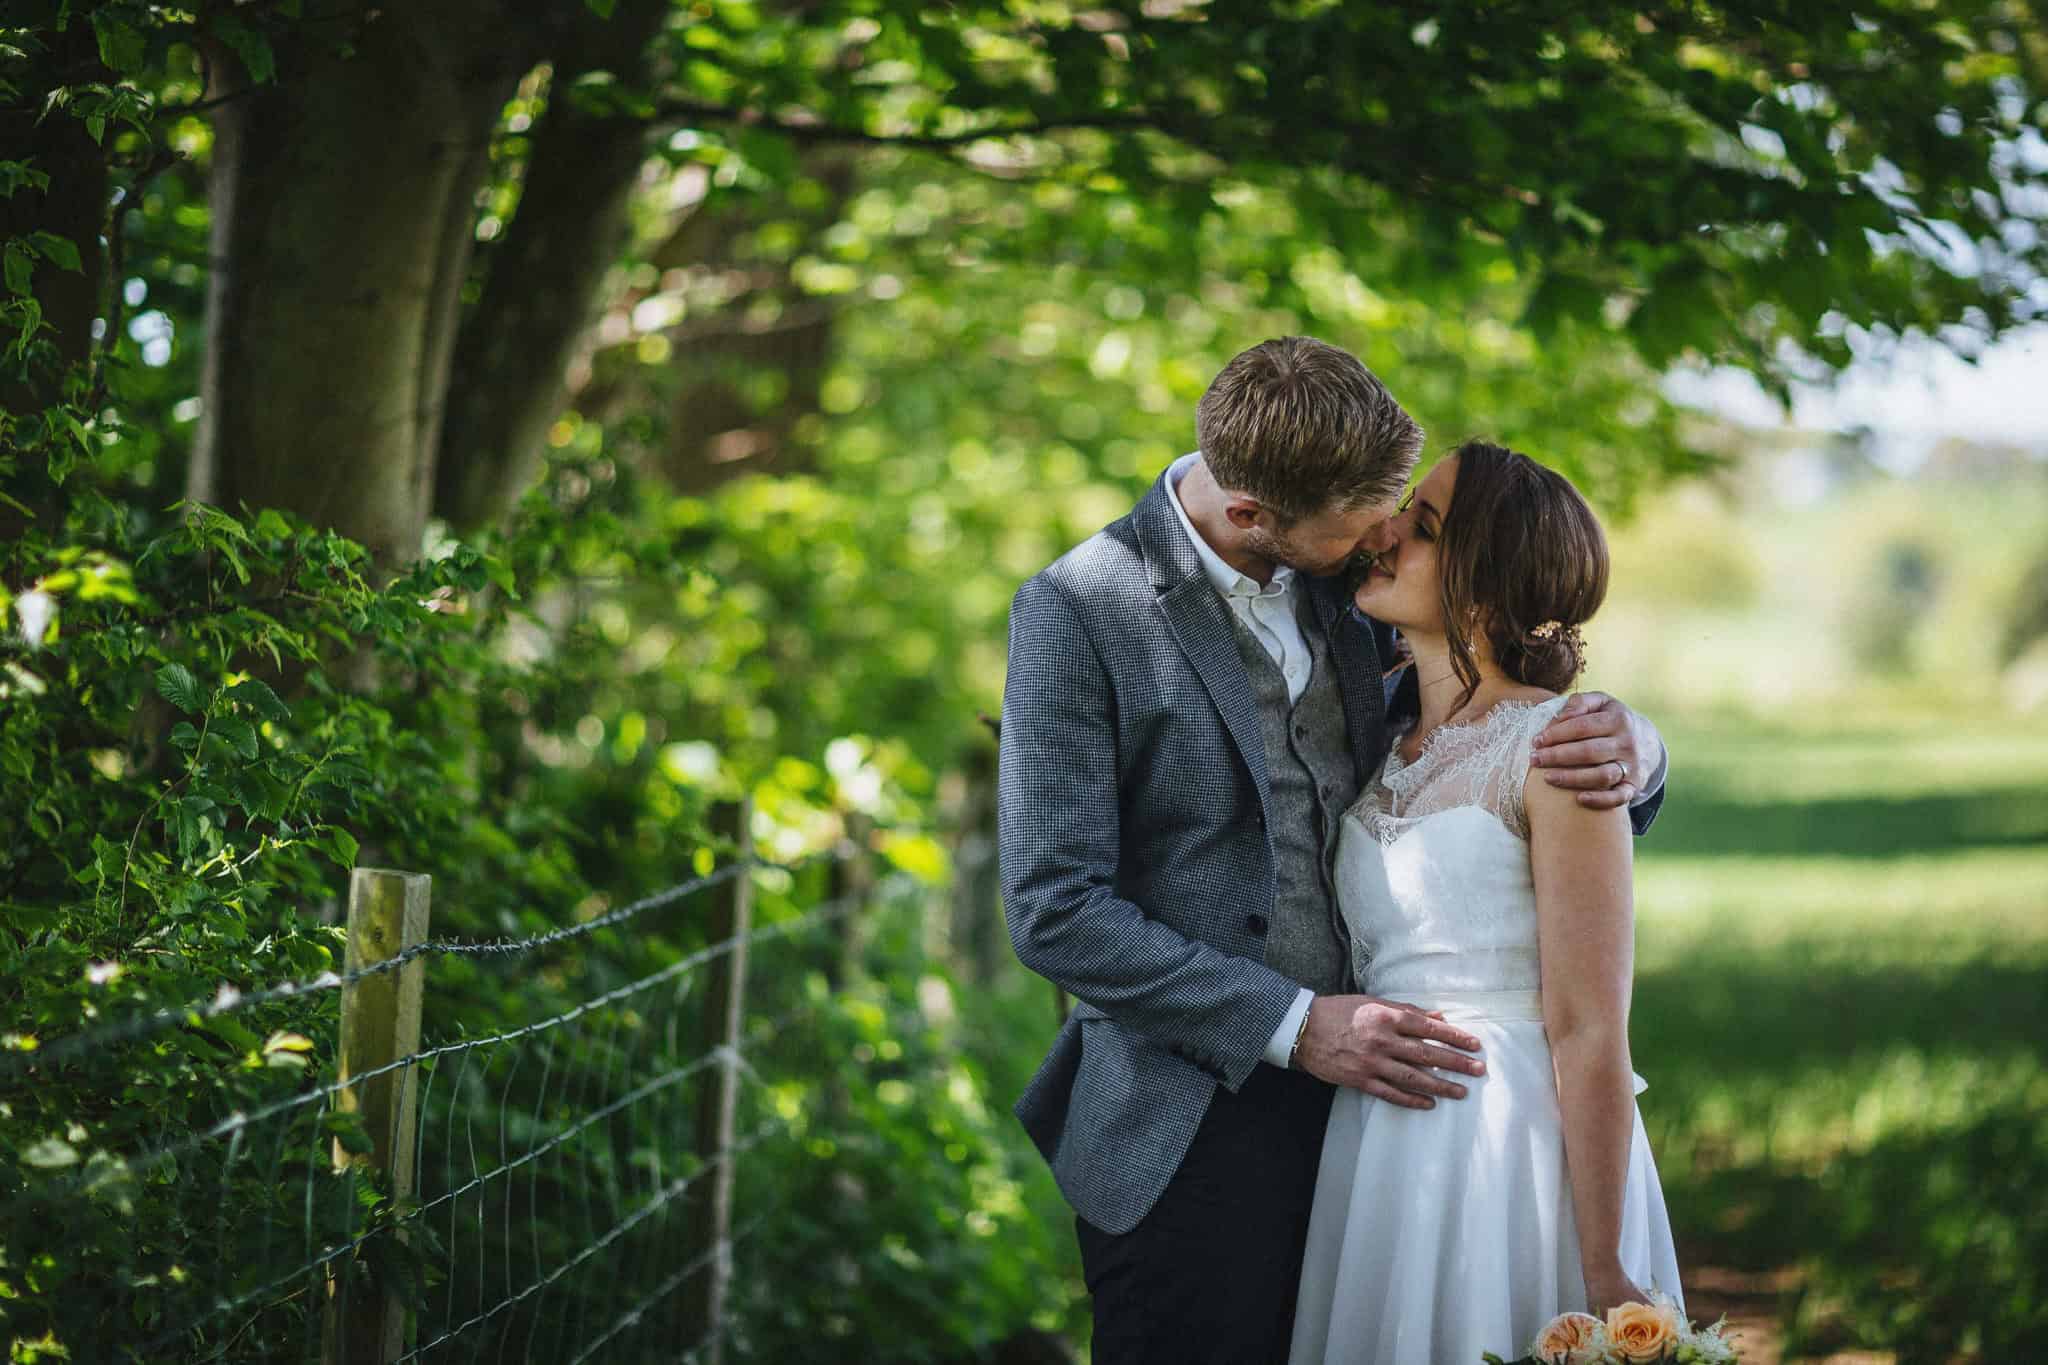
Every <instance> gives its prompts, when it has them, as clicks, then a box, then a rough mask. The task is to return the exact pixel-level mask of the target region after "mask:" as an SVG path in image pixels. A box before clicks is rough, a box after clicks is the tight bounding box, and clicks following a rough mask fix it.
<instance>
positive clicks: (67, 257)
mask: <svg viewBox="0 0 2048 1365" xmlns="http://www.w3.org/2000/svg"><path fill="white" fill-rule="evenodd" d="M28 239H29V241H30V242H32V243H33V244H34V245H35V249H36V252H37V254H39V255H40V256H42V258H43V259H44V260H46V261H49V262H50V263H51V264H53V265H55V266H56V267H57V268H58V269H59V270H70V271H75V272H78V273H81V274H82V273H84V270H85V267H84V266H83V265H81V264H79V260H78V245H77V243H75V242H73V241H72V240H71V239H70V238H69V237H59V236H58V235H57V234H56V233H54V232H31V233H30V234H29V235H28Z"/></svg>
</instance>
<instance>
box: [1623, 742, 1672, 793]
mask: <svg viewBox="0 0 2048 1365" xmlns="http://www.w3.org/2000/svg"><path fill="white" fill-rule="evenodd" d="M1670 767H1671V746H1670V745H1669V744H1666V745H1664V746H1663V747H1662V749H1661V750H1659V752H1658V754H1657V771H1655V772H1653V773H1651V774H1650V775H1649V776H1648V777H1646V778H1644V779H1643V780H1642V781H1641V782H1638V783H1637V784H1636V799H1635V800H1633V801H1631V802H1629V805H1630V806H1640V805H1642V804H1643V802H1645V801H1647V800H1649V799H1650V798H1651V797H1653V796H1655V795H1656V794H1657V793H1658V792H1660V791H1663V790H1664V776H1665V773H1666V772H1667V771H1668V770H1669V769H1670Z"/></svg>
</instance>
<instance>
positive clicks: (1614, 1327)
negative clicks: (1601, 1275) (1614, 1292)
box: [1607, 1303, 1678, 1361]
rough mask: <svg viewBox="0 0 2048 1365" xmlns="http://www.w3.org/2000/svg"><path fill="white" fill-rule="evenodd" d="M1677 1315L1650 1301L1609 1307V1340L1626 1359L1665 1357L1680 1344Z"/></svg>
mask: <svg viewBox="0 0 2048 1365" xmlns="http://www.w3.org/2000/svg"><path fill="white" fill-rule="evenodd" d="M1673 1316H1674V1315H1673V1314H1672V1313H1671V1312H1669V1311H1668V1310H1664V1309H1659V1308H1653V1307H1652V1306H1650V1305H1649V1304H1647V1303H1623V1304H1616V1305H1615V1306H1614V1307H1612V1308H1610V1309H1608V1310H1607V1340H1608V1342H1609V1343H1610V1344H1611V1345H1612V1346H1613V1347H1614V1349H1615V1350H1617V1351H1619V1352H1620V1353H1621V1358H1622V1359H1623V1360H1633V1361H1648V1360H1662V1359H1663V1358H1664V1353H1665V1352H1666V1351H1668V1350H1670V1349H1671V1348H1672V1347H1673V1346H1675V1345H1677V1344H1678V1335H1677V1333H1676V1332H1675V1331H1674V1330H1673V1329H1672V1318H1673Z"/></svg>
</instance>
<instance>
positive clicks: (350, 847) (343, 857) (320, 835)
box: [309, 825, 357, 872]
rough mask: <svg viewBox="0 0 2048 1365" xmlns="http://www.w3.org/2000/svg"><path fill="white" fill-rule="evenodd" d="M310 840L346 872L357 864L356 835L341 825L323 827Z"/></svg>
mask: <svg viewBox="0 0 2048 1365" xmlns="http://www.w3.org/2000/svg"><path fill="white" fill-rule="evenodd" d="M309 842H310V843H311V844H312V845H313V847H314V848H317V849H319V850H320V851H321V852H322V853H325V854H326V855H327V856H328V858H329V859H331V860H332V861H333V863H334V865H335V866H336V867H339V868H340V869H342V870H343V871H344V872H346V871H348V870H349V869H350V868H352V867H354V866H355V865H356V848H357V844H356V836H355V835H353V834H350V833H349V832H348V831H347V830H345V829H342V828H340V827H339V826H335V825H328V826H325V827H323V828H322V829H320V830H319V831H318V832H317V833H315V834H313V835H312V836H311V837H310V840H309Z"/></svg>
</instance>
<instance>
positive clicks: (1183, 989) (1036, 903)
mask: <svg viewBox="0 0 2048 1365" xmlns="http://www.w3.org/2000/svg"><path fill="white" fill-rule="evenodd" d="M1115 714H1116V698H1115V695H1114V691H1113V689H1112V687H1111V685H1110V681H1109V678H1108V675H1107V673H1106V671H1105V670H1104V668H1103V665H1102V661H1101V657H1100V655H1099V654H1098V652H1097V651H1096V649H1095V646H1094V644H1093V643H1092V641H1091V640H1090V638H1089V636H1088V633H1087V631H1086V629H1085V627H1084V626H1083V624H1082V622H1081V620H1080V618H1079V616H1078V615H1077V613H1076V612H1075V610H1074V606H1073V604H1072V603H1071V602H1069V601H1068V600H1067V598H1066V597H1065V596H1064V595H1063V594H1062V593H1061V591H1060V589H1059V587H1058V586H1057V585H1056V584H1054V583H1053V582H1051V581H1050V580H1048V579H1047V578H1045V577H1044V576H1043V575H1040V576H1039V577H1037V578H1034V579H1032V580H1031V581H1030V582H1028V583H1026V584H1025V585H1024V586H1023V587H1022V588H1021V589H1019V590H1018V593H1017V597H1016V600H1015V601H1014V602H1013V603H1012V604H1011V610H1010V663H1009V673H1008V676H1007V679H1006V681H1005V684H1004V689H1003V724H1002V738H1001V756H1000V761H999V767H998V775H997V797H996V829H997V851H998V859H999V862H1000V867H1001V874H1002V887H1003V909H1004V914H1005V916H1006V917H1007V919H1008V922H1009V929H1010V941H1011V943H1012V944H1013V945H1014V946H1015V948H1016V950H1017V956H1018V958H1019V959H1020V960H1022V962H1023V963H1024V965H1025V966H1027V967H1029V968H1030V969H1031V970H1032V971H1034V972H1037V973H1038V974H1039V975H1041V976H1044V977H1046V978H1048V979H1049V980H1051V981H1054V982H1056V983H1057V984H1058V985H1060V986H1061V987H1063V988H1064V989H1065V990H1067V991H1068V992H1069V993H1071V994H1072V995H1073V996H1075V997H1076V998H1077V999H1080V1000H1083V1001H1086V1002H1087V1003H1088V1004H1090V1005H1093V1006H1095V1007H1096V1008H1097V1009H1100V1010H1101V1011H1102V1012H1103V1013H1105V1014H1107V1015H1108V1016H1109V1017H1110V1018H1112V1019H1114V1020H1115V1021H1116V1022H1117V1023H1119V1024H1121V1025H1123V1026H1125V1027H1128V1028H1130V1029H1133V1030H1135V1031H1136V1032H1138V1033H1140V1034H1143V1035H1145V1036H1146V1037H1148V1038H1150V1039H1152V1040H1153V1041H1155V1042H1157V1043H1159V1044H1161V1045H1162V1046H1164V1047H1166V1048H1168V1049H1169V1050H1170V1051H1172V1052H1174V1053H1175V1054H1176V1055H1179V1056H1183V1057H1187V1058H1189V1059H1190V1060H1193V1061H1195V1062H1196V1063H1197V1064H1198V1065H1201V1066H1203V1067H1204V1068H1205V1069H1207V1070H1209V1071H1211V1072H1212V1073H1213V1074H1216V1075H1217V1076H1218V1077H1219V1078H1220V1079H1221V1080H1222V1081H1223V1083H1224V1085H1225V1086H1226V1087H1227V1088H1229V1089H1231V1090H1233V1091H1234V1090H1236V1089H1237V1088H1238V1087H1239V1086H1240V1085H1242V1084H1243V1083H1244V1081H1245V1079H1246V1077H1248V1076H1250V1074H1251V1072H1252V1069H1253V1068H1254V1067H1256V1066H1257V1065H1258V1064H1259V1062H1260V1060H1261V1058H1262V1056H1263V1054H1264V1051H1265V1047H1266V1044H1267V1041H1268V1040H1269V1039H1270V1038H1271V1037H1272V1035H1273V1032H1274V1030H1275V1029H1276V1028H1278V1027H1279V1025H1280V1022H1281V1020H1282V1019H1283V1018H1284V1017H1285V1016H1286V1014H1287V1011H1288V1009H1289V1007H1290V1006H1291V1005H1292V1004H1293V1003H1294V1001H1295V998H1296V996H1297V995H1298V994H1299V992H1300V987H1299V985H1297V984H1296V983H1295V982H1294V981H1292V980H1290V979H1288V978H1287V977H1286V976H1283V975H1282V974H1280V973H1279V972H1276V971H1274V970H1273V969H1272V968H1270V967H1268V966H1266V965H1265V964H1264V963H1262V962H1256V961H1253V960H1252V959H1250V958H1245V957H1237V956H1233V955H1231V954H1229V953H1224V952H1221V951H1219V950H1218V949H1216V948H1213V947H1211V946H1210V945H1208V944H1206V943H1202V942H1199V941H1197V940H1195V939H1191V938H1188V937H1187V936H1186V935H1184V934H1182V933H1180V932H1178V931H1177V930H1175V929H1173V928H1172V927H1170V926H1169V925H1166V924H1164V923H1161V922H1160V921H1159V920H1157V919H1154V918H1152V917H1151V916H1149V915H1147V914H1146V913H1145V911H1144V909H1143V908H1142V907H1140V906H1138V905H1136V904H1134V903H1132V902H1131V901H1129V900H1126V899H1125V898H1124V897H1122V896H1120V895H1118V894H1117V891H1116V872H1117V865H1118V855H1119V850H1120V845H1121V830H1120V814H1121V807H1122V803H1121V800H1120V796H1121V793H1120V792H1119V789H1118V782H1117V777H1118V773H1117V750H1116V723H1115Z"/></svg>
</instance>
